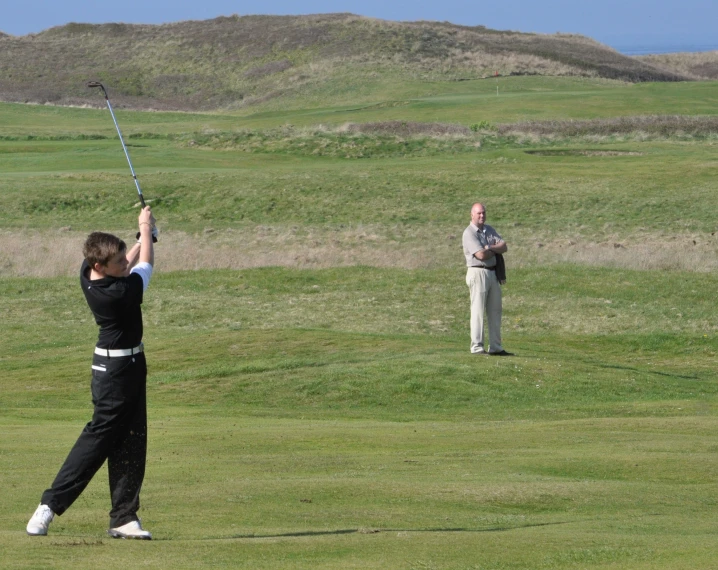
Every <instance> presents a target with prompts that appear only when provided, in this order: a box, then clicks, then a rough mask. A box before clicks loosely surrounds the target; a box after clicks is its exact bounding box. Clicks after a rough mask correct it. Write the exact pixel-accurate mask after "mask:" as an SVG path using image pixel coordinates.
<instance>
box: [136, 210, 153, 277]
mask: <svg viewBox="0 0 718 570" xmlns="http://www.w3.org/2000/svg"><path fill="white" fill-rule="evenodd" d="M138 223H139V226H140V261H143V262H145V263H149V264H150V265H154V263H155V248H154V244H153V243H152V227H153V226H154V224H155V218H154V216H153V215H152V211H151V210H150V207H149V206H145V207H144V208H142V211H141V212H140V217H139V220H138Z"/></svg>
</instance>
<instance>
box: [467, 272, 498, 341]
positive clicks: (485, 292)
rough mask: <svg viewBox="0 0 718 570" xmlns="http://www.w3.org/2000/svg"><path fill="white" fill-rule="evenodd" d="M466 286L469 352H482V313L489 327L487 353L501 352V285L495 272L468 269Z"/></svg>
mask: <svg viewBox="0 0 718 570" xmlns="http://www.w3.org/2000/svg"><path fill="white" fill-rule="evenodd" d="M466 284H467V285H468V286H469V294H470V295H471V352H474V353H476V352H483V350H484V312H485V313H486V318H487V320H488V325H489V352H501V351H502V350H503V347H502V346H501V284H500V283H499V280H498V279H497V278H496V271H489V270H488V269H481V268H479V267H469V268H468V270H467V272H466Z"/></svg>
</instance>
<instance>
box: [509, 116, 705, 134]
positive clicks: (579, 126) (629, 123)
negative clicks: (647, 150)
mask: <svg viewBox="0 0 718 570" xmlns="http://www.w3.org/2000/svg"><path fill="white" fill-rule="evenodd" d="M496 131H497V132H498V133H499V134H501V135H515V134H532V135H538V136H557V137H582V136H589V135H597V136H611V135H630V134H637V133H645V134H649V135H657V136H662V137H670V136H682V135H684V136H692V137H707V136H711V135H716V134H718V116H687V115H645V116H640V115H638V116H631V117H615V118H611V119H592V120H580V121H570V120H569V121H566V120H563V121H521V122H518V123H510V124H501V125H496Z"/></svg>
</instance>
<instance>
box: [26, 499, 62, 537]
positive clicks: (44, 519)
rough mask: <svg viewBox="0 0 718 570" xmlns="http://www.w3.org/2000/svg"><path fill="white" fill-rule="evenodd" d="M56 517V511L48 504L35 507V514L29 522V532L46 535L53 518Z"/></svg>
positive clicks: (31, 534)
mask: <svg viewBox="0 0 718 570" xmlns="http://www.w3.org/2000/svg"><path fill="white" fill-rule="evenodd" d="M54 518H55V513H53V512H52V509H51V508H50V507H48V506H47V505H38V507H37V509H35V514H33V515H32V518H30V522H28V523H27V534H29V535H30V536H46V535H47V527H49V526H50V523H51V522H52V519H54Z"/></svg>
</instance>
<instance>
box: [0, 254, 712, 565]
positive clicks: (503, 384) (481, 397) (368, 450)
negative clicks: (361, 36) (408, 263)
mask: <svg viewBox="0 0 718 570" xmlns="http://www.w3.org/2000/svg"><path fill="white" fill-rule="evenodd" d="M456 277H457V279H453V280H452V281H451V283H453V285H451V286H450V287H446V281H447V280H446V276H445V273H444V272H416V271H414V272H408V271H396V270H384V271H379V270H369V269H367V268H363V269H356V270H353V271H352V270H350V271H349V272H348V274H347V272H346V271H321V272H315V271H305V272H295V271H286V270H279V269H263V270H253V271H242V272H188V273H177V274H170V275H161V274H158V275H157V276H156V278H155V280H154V282H153V284H152V292H151V294H148V298H147V301H146V307H145V314H146V318H145V321H146V324H147V335H146V338H145V340H146V344H147V349H148V354H149V358H150V388H149V390H150V418H151V421H150V433H151V438H150V439H151V452H150V458H149V465H148V475H147V480H146V484H145V488H144V490H143V505H144V507H143V509H142V515H143V517H144V520H145V524H146V525H147V526H148V527H149V528H151V529H152V531H153V532H154V533H155V541H154V542H153V543H151V544H148V545H144V546H140V545H133V544H128V545H125V544H122V545H118V544H117V543H116V542H113V541H110V540H109V539H107V538H105V537H104V536H103V531H102V524H103V521H104V520H105V516H106V515H105V514H104V512H105V511H106V508H107V507H106V503H107V499H106V488H105V487H106V484H105V482H104V478H105V473H104V470H103V471H102V472H101V473H100V474H98V476H97V477H96V478H95V480H94V481H93V483H92V484H91V485H90V487H89V488H88V489H87V491H86V492H85V493H84V494H83V497H82V499H81V500H80V501H78V503H77V504H76V505H74V506H73V508H72V509H71V510H70V511H68V513H67V514H66V515H64V516H63V517H61V518H59V519H56V521H55V522H54V523H53V526H52V529H51V531H52V532H51V536H49V537H48V538H47V539H39V540H38V539H29V538H26V537H22V536H19V535H21V529H22V528H23V526H22V525H24V524H25V522H26V518H27V516H29V511H30V510H32V505H33V504H34V501H36V500H37V494H38V493H39V492H40V490H41V489H43V488H44V487H45V486H46V485H47V484H48V482H49V478H50V477H51V476H52V473H53V470H54V469H55V467H53V465H54V464H57V463H59V462H60V461H61V460H62V457H63V456H64V453H65V452H66V450H67V448H68V447H69V446H70V445H71V443H72V441H73V440H74V438H75V437H76V434H77V431H78V430H79V429H80V425H81V423H82V421H84V420H85V419H86V417H87V414H88V412H89V402H88V396H87V394H86V392H87V381H88V380H87V377H88V374H87V366H88V356H87V354H86V353H87V346H91V345H92V340H93V336H94V330H93V329H94V327H93V326H92V324H91V322H90V318H89V315H88V314H87V311H86V308H85V307H84V306H83V305H82V300H81V299H80V293H79V290H78V288H77V285H76V283H75V280H74V279H59V280H58V279H55V280H29V279H13V280H8V279H5V280H3V281H2V285H3V288H4V289H3V291H2V296H3V299H4V305H5V307H6V308H7V309H8V310H7V312H6V314H7V317H6V320H5V322H4V325H3V326H4V328H5V330H6V331H7V332H8V333H9V334H8V335H7V338H8V339H9V341H8V342H7V343H6V344H5V345H4V346H5V351H4V352H5V357H4V358H3V360H2V361H0V370H1V371H2V375H3V409H2V419H1V420H0V421H1V422H2V424H3V429H2V434H3V435H2V440H3V449H4V450H5V451H4V453H3V455H2V461H3V468H4V472H5V473H6V475H5V479H4V480H5V485H6V488H7V489H10V490H12V495H11V496H12V498H11V499H10V500H8V501H4V502H3V504H2V507H0V512H3V514H4V517H3V520H5V521H6V522H5V524H4V525H3V528H2V531H1V532H0V541H2V543H3V547H4V550H5V560H6V561H8V567H9V568H28V567H33V566H32V564H30V562H29V559H28V557H30V558H31V560H32V563H34V562H35V561H37V560H38V559H39V560H46V561H47V563H49V564H52V565H56V566H58V567H66V566H67V567H69V566H73V567H76V568H90V567H96V565H97V564H98V563H104V561H107V563H108V564H110V563H117V562H118V561H120V562H122V563H130V562H131V561H132V560H134V559H135V558H136V557H138V556H141V557H142V560H143V564H144V565H145V566H147V567H157V568H161V567H167V565H168V564H169V565H172V566H173V567H179V568H189V567H214V566H220V567H223V566H226V567H247V568H276V567H286V568H308V567H310V566H311V567H319V568H336V567H337V566H341V567H347V566H349V567H351V566H361V567H365V568H387V567H392V568H426V567H430V568H496V569H501V568H522V567H527V568H575V567H576V564H581V565H582V566H583V567H587V568H594V567H595V568H601V567H603V566H604V565H606V564H611V565H613V566H615V567H621V568H656V567H659V568H661V567H665V568H675V567H682V566H681V564H685V563H686V561H688V560H690V561H691V562H692V563H693V564H694V565H698V566H701V565H702V566H705V565H706V564H708V565H709V564H710V561H711V560H712V552H713V550H714V547H715V539H714V537H713V533H712V530H711V529H712V513H713V510H714V508H715V500H714V494H715V482H714V477H713V475H714V473H713V471H714V462H713V455H714V451H715V438H714V437H713V435H712V433H713V431H714V430H715V407H716V402H717V401H718V400H717V399H716V388H717V385H716V382H715V375H714V373H713V371H712V362H713V361H714V359H715V352H716V345H715V341H714V331H715V326H716V324H715V323H706V322H705V321H704V319H705V316H706V312H710V305H711V300H710V299H709V298H706V297H702V296H701V295H699V294H698V293H697V292H696V294H695V296H694V297H686V298H682V299H680V300H678V299H676V300H675V301H678V303H677V305H678V306H673V303H671V307H668V304H666V303H665V302H664V301H663V299H662V296H669V297H670V295H671V291H672V290H674V289H676V288H679V287H680V286H681V285H680V284H681V283H682V281H683V279H682V277H681V275H679V274H668V275H667V277H668V279H667V280H666V281H665V282H662V283H660V289H661V290H656V283H652V282H651V280H652V275H651V274H650V273H645V274H644V273H642V272H628V273H627V274H626V275H624V279H627V280H630V281H632V282H633V283H632V284H630V285H629V284H625V285H624V288H623V291H622V292H621V291H620V290H619V291H616V290H615V288H612V285H613V283H614V274H613V273H612V272H611V271H607V270H594V271H589V272H588V273H583V272H582V271H581V270H579V269H577V268H574V267H570V266H568V267H563V268H556V269H555V270H554V271H551V272H548V271H546V272H544V279H545V280H546V281H547V282H550V283H552V284H553V288H552V285H547V283H541V282H540V281H537V280H536V272H535V271H518V272H515V273H514V279H513V281H512V283H513V284H512V287H511V288H509V289H508V290H507V291H510V293H508V294H507V298H506V306H507V315H506V317H507V318H506V324H507V326H506V332H505V336H506V343H507V345H508V346H509V347H510V348H512V349H513V350H515V351H516V352H517V356H516V357H514V358H511V359H492V358H489V357H479V358H477V357H475V356H472V355H470V354H468V351H467V348H466V347H467V339H466V335H465V331H464V330H463V329H464V324H465V320H466V317H467V315H466V308H465V303H462V302H461V300H462V293H464V291H463V288H462V284H461V283H460V282H459V281H460V279H459V277H460V276H458V275H457V276H456ZM561 279H564V280H566V281H567V282H570V283H573V284H578V283H583V284H584V288H585V290H582V289H581V288H574V287H572V288H571V290H566V289H565V288H564V287H563V285H562V284H561ZM714 281H715V278H714V276H703V277H699V281H698V282H696V283H694V286H695V287H696V291H698V290H700V291H707V290H715V285H716V284H715V282H714ZM649 288H650V293H647V292H646V290H647V289H649ZM609 289H611V291H612V295H611V299H604V298H603V295H604V294H605V293H606V292H607V291H608V290H609ZM551 291H554V294H553V295H551V294H548V295H547V293H548V292H551ZM574 297H575V301H571V299H572V298H574ZM519 299H520V302H517V301H518V300H519ZM606 300H611V301H612V306H611V305H606V303H605V301H606ZM654 300H655V301H656V302H654ZM576 301H577V302H576ZM672 301H674V300H673V299H672ZM701 303H702V304H701ZM607 306H610V307H611V308H610V309H607V308H606V307H607ZM530 307H534V311H532V310H531V309H530ZM598 307H600V308H598ZM676 310H680V311H683V312H684V313H685V314H684V315H682V316H681V317H680V318H676V313H675V311H676ZM532 313H533V315H534V316H533V318H526V315H531V314H532ZM624 313H628V314H624ZM437 317H438V318H439V319H443V320H442V322H441V323H440V325H439V326H437V322H436V321H437V320H438V319H437ZM641 319H645V320H641ZM597 321H602V322H603V323H609V322H611V324H610V325H608V324H607V325H606V326H605V327H604V325H603V324H597ZM646 322H648V323H650V324H648V325H646V324H645V323H646ZM447 324H448V326H446V325H447ZM577 326H578V328H577ZM671 327H673V328H671ZM83 371H85V372H83ZM50 402H52V404H51V405H50ZM38 465H40V467H38ZM681 529H682V530H681ZM18 538H20V540H18ZM517 540H520V542H521V544H522V547H521V548H520V549H516V547H515V543H516V541H517ZM597 541H598V542H599V543H600V545H598V544H597Z"/></svg>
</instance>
